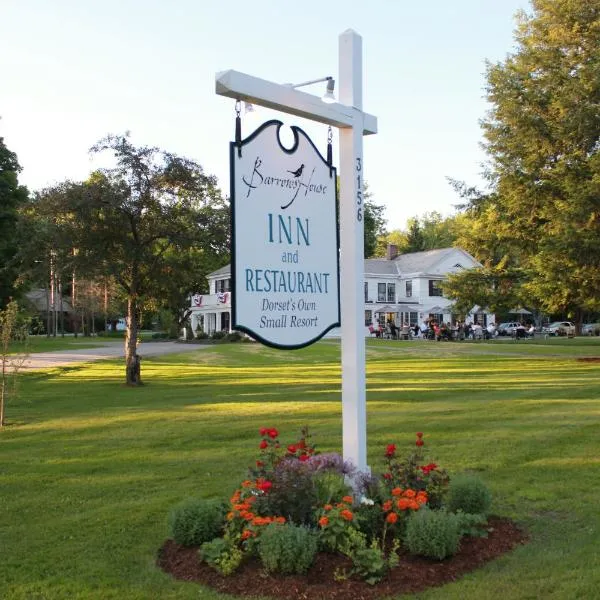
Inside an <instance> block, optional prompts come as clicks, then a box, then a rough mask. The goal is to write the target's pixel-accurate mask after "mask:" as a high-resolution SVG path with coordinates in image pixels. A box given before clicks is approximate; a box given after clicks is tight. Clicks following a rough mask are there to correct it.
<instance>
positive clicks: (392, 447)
mask: <svg viewBox="0 0 600 600" xmlns="http://www.w3.org/2000/svg"><path fill="white" fill-rule="evenodd" d="M395 452H396V444H388V445H387V447H386V449H385V455H386V456H387V457H388V458H391V457H392V456H394V453H395Z"/></svg>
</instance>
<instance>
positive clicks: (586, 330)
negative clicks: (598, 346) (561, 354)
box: [581, 323, 600, 335]
mask: <svg viewBox="0 0 600 600" xmlns="http://www.w3.org/2000/svg"><path fill="white" fill-rule="evenodd" d="M581 335H600V323H584V324H583V325H582V327H581Z"/></svg>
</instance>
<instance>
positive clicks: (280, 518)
mask: <svg viewBox="0 0 600 600" xmlns="http://www.w3.org/2000/svg"><path fill="white" fill-rule="evenodd" d="M274 521H275V523H285V517H275V519H274Z"/></svg>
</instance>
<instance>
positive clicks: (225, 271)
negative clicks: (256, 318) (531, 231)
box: [191, 245, 494, 336]
mask: <svg viewBox="0 0 600 600" xmlns="http://www.w3.org/2000/svg"><path fill="white" fill-rule="evenodd" d="M480 266H481V264H480V263H479V262H478V261H477V260H475V259H474V258H473V257H472V256H471V255H470V254H469V253H468V252H466V251H465V250H462V249H461V248H440V249H437V250H426V251H424V252H412V253H410V254H400V255H398V254H397V249H396V247H395V246H393V245H390V246H389V247H388V251H387V256H386V258H369V259H366V260H365V274H364V295H365V296H364V302H365V336H368V335H369V326H370V325H376V324H377V323H381V324H384V323H386V322H387V321H388V320H391V321H392V322H394V323H395V324H396V325H398V326H400V325H402V324H403V323H409V324H410V325H415V324H416V323H419V324H420V323H421V322H422V321H424V320H426V319H432V318H433V319H436V320H437V321H438V322H439V323H441V322H442V321H443V322H445V323H450V322H454V321H455V320H456V318H457V317H456V316H455V315H453V313H452V303H451V301H450V300H449V299H448V298H445V297H444V296H443V295H442V290H441V287H440V283H441V282H442V281H443V280H444V278H445V277H446V276H447V275H448V274H449V273H456V272H458V271H461V270H463V269H472V268H474V267H480ZM208 286H209V292H208V294H195V295H194V296H192V299H191V310H192V315H191V325H192V330H193V331H195V332H196V331H204V332H206V333H207V334H212V333H214V332H215V331H227V332H229V331H231V267H230V265H227V266H225V267H222V268H221V269H218V270H216V271H213V272H212V273H210V275H209V276H208ZM493 320H494V316H493V315H492V314H490V313H488V312H487V311H485V310H481V309H480V308H479V307H477V306H476V307H474V308H473V310H472V311H471V313H470V314H469V315H468V316H467V322H479V323H481V324H482V325H483V326H485V325H487V323H488V322H489V321H493ZM328 335H333V336H335V335H339V330H332V331H331V332H330V333H329V334H328Z"/></svg>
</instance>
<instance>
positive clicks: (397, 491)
mask: <svg viewBox="0 0 600 600" xmlns="http://www.w3.org/2000/svg"><path fill="white" fill-rule="evenodd" d="M400 495H402V488H401V487H395V488H394V489H393V490H392V496H400Z"/></svg>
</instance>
